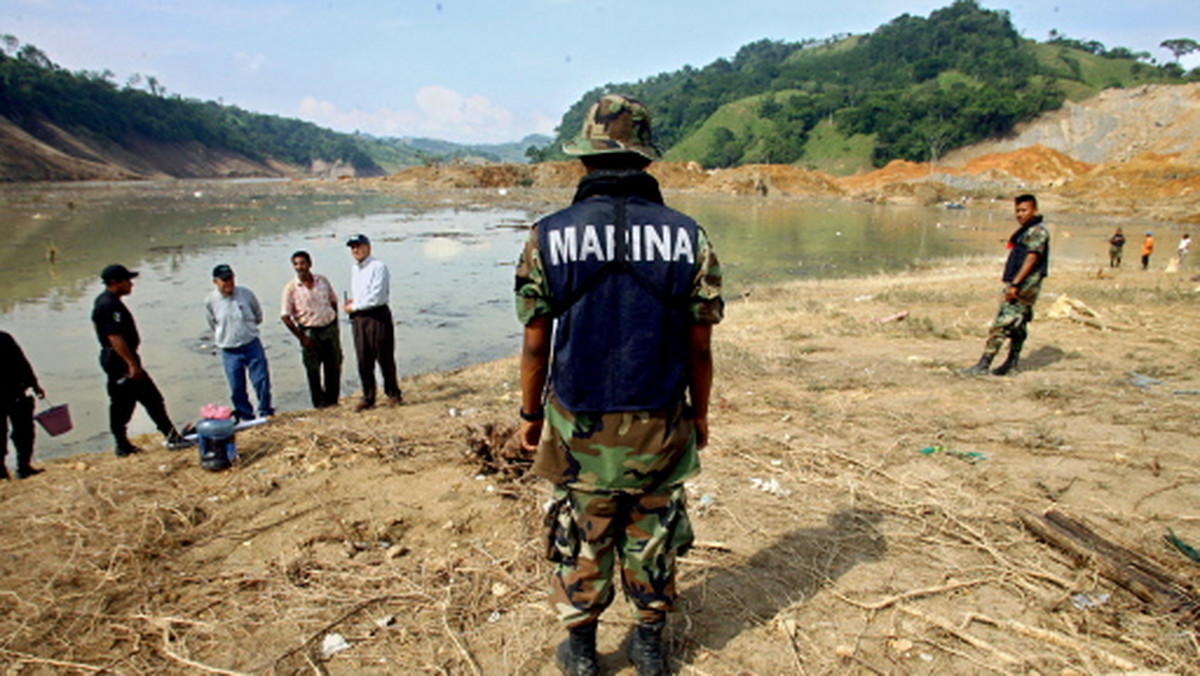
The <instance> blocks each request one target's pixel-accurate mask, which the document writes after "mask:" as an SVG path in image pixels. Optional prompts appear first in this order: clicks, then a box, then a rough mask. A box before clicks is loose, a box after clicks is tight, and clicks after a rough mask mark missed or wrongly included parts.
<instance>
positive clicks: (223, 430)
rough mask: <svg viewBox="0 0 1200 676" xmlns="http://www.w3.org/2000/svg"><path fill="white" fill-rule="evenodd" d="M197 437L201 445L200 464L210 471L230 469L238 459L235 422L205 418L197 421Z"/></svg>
mask: <svg viewBox="0 0 1200 676" xmlns="http://www.w3.org/2000/svg"><path fill="white" fill-rule="evenodd" d="M196 438H197V439H198V440H199V442H200V443H199V444H198V445H199V447H200V466H201V467H203V468H204V469H206V470H209V471H210V472H219V471H221V470H223V469H229V466H230V465H231V464H233V461H234V460H235V459H237V446H236V445H235V444H234V441H233V438H234V422H233V421H232V420H217V419H213V418H205V419H204V420H201V421H200V422H198V423H196Z"/></svg>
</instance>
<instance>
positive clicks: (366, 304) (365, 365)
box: [345, 234, 403, 411]
mask: <svg viewBox="0 0 1200 676" xmlns="http://www.w3.org/2000/svg"><path fill="white" fill-rule="evenodd" d="M346 246H348V247H350V255H351V256H352V257H353V258H354V265H353V266H352V267H351V268H350V298H348V299H347V300H346V303H345V309H346V314H348V315H350V325H351V328H352V329H353V330H354V354H355V356H356V357H357V358H358V377H359V379H360V380H361V381H362V399H361V400H359V402H358V403H357V404H355V405H354V410H355V411H365V410H367V409H369V408H371V407H373V406H375V364H376V363H378V364H379V370H380V371H381V372H382V374H383V393H384V394H385V395H387V398H388V399H387V400H388V405H389V406H399V405H400V404H401V403H402V402H403V396H402V395H401V394H400V380H399V378H397V376H396V325H395V324H394V323H393V321H392V310H391V308H389V307H388V297H389V295H390V294H391V276H390V274H389V273H388V268H387V265H385V264H384V263H383V261H381V260H379V259H378V258H375V257H374V256H372V255H371V240H370V239H368V238H367V236H366V235H362V234H359V235H355V236H353V237H351V238H350V239H349V240H347V241H346Z"/></svg>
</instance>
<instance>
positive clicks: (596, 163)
mask: <svg viewBox="0 0 1200 676" xmlns="http://www.w3.org/2000/svg"><path fill="white" fill-rule="evenodd" d="M563 150H565V151H566V152H567V153H569V154H573V155H577V156H579V157H580V159H581V160H582V161H583V164H584V167H585V168H586V169H587V175H586V176H584V178H583V179H582V180H581V181H580V183H579V186H578V188H577V190H576V193H575V199H574V203H573V204H572V205H571V206H570V207H567V208H566V209H563V210H562V211H559V212H557V213H555V214H551V215H550V216H547V217H545V218H543V219H542V220H540V221H539V222H538V223H537V224H536V225H535V226H534V227H533V229H532V231H531V232H530V235H529V239H528V241H527V242H526V244H525V250H524V252H523V254H522V256H521V260H520V263H519V264H518V266H517V272H516V302H517V315H518V318H519V319H520V321H521V323H522V324H524V325H525V334H524V343H523V349H522V353H521V410H520V417H521V428H520V438H521V443H522V445H523V446H524V448H525V449H526V450H528V451H531V452H534V453H535V458H534V464H533V469H532V471H533V473H534V474H536V475H538V476H541V477H543V478H546V479H548V480H550V481H551V482H553V483H554V502H553V503H552V507H551V510H550V514H549V516H548V523H550V534H549V543H550V547H549V551H550V559H551V560H552V561H554V562H555V564H556V565H555V569H554V573H553V578H552V583H551V586H552V592H551V602H552V605H553V606H554V608H555V610H556V611H557V612H558V616H559V619H560V621H562V622H563V624H564V625H565V626H566V628H567V630H568V632H569V635H568V638H567V640H566V641H564V642H563V643H562V644H560V645H559V646H558V649H557V652H556V658H557V662H558V665H559V667H560V668H561V669H562V671H563V672H564V673H566V674H569V675H571V676H579V675H591V674H597V673H599V664H598V662H597V659H596V625H597V621H598V619H599V617H600V614H601V613H602V612H603V611H604V609H605V608H606V607H607V606H608V605H609V604H610V603H611V602H612V600H613V597H614V596H615V586H614V585H615V584H616V582H615V581H614V578H615V579H616V580H619V581H620V584H621V585H622V586H623V588H624V591H625V595H626V596H627V597H629V599H630V600H631V601H632V602H633V605H634V608H635V615H636V618H637V622H638V623H637V626H636V627H635V629H634V631H633V632H632V634H631V635H630V637H629V640H628V642H627V644H626V654H627V655H628V656H629V659H630V661H631V662H633V664H634V665H635V666H636V668H637V673H638V674H639V675H640V676H648V675H659V674H667V673H668V672H669V665H668V660H667V649H666V646H665V644H664V642H663V628H664V626H665V624H666V617H667V611H669V610H671V608H672V606H673V604H674V601H675V598H676V587H675V568H676V557H677V556H679V555H681V554H682V553H683V552H684V551H686V550H687V548H688V547H689V546H690V544H691V541H692V527H691V522H690V521H689V520H688V516H687V510H686V503H685V493H684V487H683V482H684V480H686V479H688V478H689V477H691V476H693V475H695V474H696V473H697V472H698V471H699V469H700V462H699V455H698V451H699V449H701V448H703V447H704V446H705V444H706V443H707V437H708V400H709V391H710V389H711V386H712V353H711V350H710V347H709V343H710V338H711V335H712V326H713V324H716V323H717V322H719V321H720V320H721V318H722V314H723V308H724V305H723V302H722V300H721V272H720V267H719V265H718V263H717V259H716V256H715V255H714V253H713V249H712V246H711V245H710V243H709V241H708V237H707V235H706V234H705V232H704V230H703V229H702V228H701V227H700V226H699V225H698V224H697V223H696V222H695V221H694V220H692V219H691V218H689V217H688V216H686V215H684V214H682V213H680V212H678V211H675V210H673V209H669V208H667V207H666V206H665V205H664V204H663V198H662V194H661V193H660V192H659V189H658V182H657V181H656V180H655V179H654V178H653V177H652V176H650V174H648V173H646V172H645V168H646V167H647V166H648V165H649V164H650V162H651V161H652V160H654V159H656V158H658V157H659V153H658V150H657V149H656V148H655V147H654V146H653V145H652V143H651V137H650V113H649V111H647V109H646V107H645V106H644V105H643V104H642V103H640V102H639V101H636V100H634V99H630V98H628V97H625V96H620V95H613V94H610V95H607V96H604V97H602V98H601V99H600V100H599V101H597V102H596V103H595V104H594V105H593V106H592V107H591V109H590V110H589V111H588V113H587V116H586V117H585V119H584V125H583V130H582V133H581V135H580V136H579V138H578V139H577V140H576V141H574V142H573V143H570V144H567V145H565V146H564V147H563ZM618 566H619V570H618V569H616V568H617V567H618Z"/></svg>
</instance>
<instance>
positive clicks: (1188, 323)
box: [0, 260, 1200, 675]
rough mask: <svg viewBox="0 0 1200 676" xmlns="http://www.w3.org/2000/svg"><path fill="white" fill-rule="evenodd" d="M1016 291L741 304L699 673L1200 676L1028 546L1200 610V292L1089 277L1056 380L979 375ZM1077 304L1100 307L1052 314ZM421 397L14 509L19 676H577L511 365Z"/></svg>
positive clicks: (1041, 332) (980, 266)
mask: <svg viewBox="0 0 1200 676" xmlns="http://www.w3.org/2000/svg"><path fill="white" fill-rule="evenodd" d="M998 265H999V263H998V262H997V261H994V260H987V261H979V262H974V263H963V264H959V265H954V266H951V267H943V268H937V269H929V270H923V271H918V272H913V273H910V274H903V275H897V276H887V277H876V278H868V279H860V280H843V281H811V282H800V283H795V284H789V285H784V286H777V287H770V288H759V289H755V290H754V291H753V292H752V293H751V294H749V295H748V296H747V297H745V298H742V299H737V300H733V301H732V302H731V303H730V306H729V311H728V319H727V321H726V322H725V323H724V324H722V325H721V326H720V327H718V329H717V331H716V333H715V340H716V344H715V350H716V359H717V377H716V386H715V393H714V394H715V399H714V402H715V405H714V409H713V416H712V421H711V423H712V429H713V436H712V443H711V446H710V447H709V449H708V450H707V451H705V453H704V456H703V460H704V463H705V469H704V472H703V474H702V475H701V476H700V477H699V478H698V479H697V480H696V481H694V482H693V483H692V485H691V490H690V497H691V505H692V511H693V514H694V518H695V522H696V527H697V532H698V538H699V543H698V546H697V547H696V548H695V549H694V550H693V551H692V552H691V553H690V554H689V555H688V556H687V557H685V558H684V559H683V561H682V569H681V570H682V573H681V588H682V601H681V603H680V607H679V610H678V612H676V613H675V614H674V615H673V617H672V620H671V626H670V629H669V634H670V641H671V645H672V649H673V654H674V656H675V657H674V664H675V666H676V668H677V669H678V672H679V673H682V674H696V675H702V674H762V675H767V674H785V673H804V674H830V673H862V674H868V673H874V674H880V673H887V674H927V673H928V674H950V673H955V674H975V673H979V674H983V673H990V674H995V673H999V674H1055V675H1066V674H1100V673H1176V674H1200V668H1198V667H1197V664H1200V644H1198V642H1197V634H1196V617H1195V615H1192V616H1191V617H1190V619H1189V618H1188V616H1187V615H1186V614H1185V613H1172V612H1169V611H1168V610H1165V609H1162V608H1152V607H1149V606H1147V605H1146V604H1144V603H1143V602H1142V601H1141V600H1139V599H1138V598H1136V597H1135V596H1134V595H1132V594H1131V593H1129V592H1127V591H1125V590H1124V589H1122V588H1120V587H1119V586H1117V585H1116V584H1114V583H1112V582H1111V581H1109V580H1107V579H1105V578H1104V577H1102V576H1101V575H1100V574H1099V572H1098V570H1099V569H1098V568H1097V567H1096V566H1094V565H1092V564H1088V563H1083V564H1080V563H1077V562H1075V561H1072V560H1070V559H1068V558H1067V557H1066V556H1065V555H1063V554H1062V553H1061V552H1059V551H1058V550H1057V549H1054V548H1052V547H1050V546H1048V545H1046V544H1044V543H1043V542H1041V541H1039V540H1038V539H1037V538H1035V537H1034V536H1033V535H1031V534H1030V533H1029V532H1028V531H1026V530H1025V529H1024V528H1023V527H1022V526H1021V523H1020V521H1019V519H1018V516H1019V515H1020V514H1021V513H1024V512H1027V511H1032V512H1040V511H1041V510H1043V509H1046V508H1048V507H1058V508H1059V509H1061V510H1064V511H1066V512H1068V513H1070V514H1072V515H1074V516H1078V517H1082V518H1086V519H1087V520H1089V521H1090V522H1091V523H1092V524H1094V525H1095V526H1096V527H1097V528H1098V529H1099V530H1101V531H1102V532H1103V533H1105V534H1107V535H1108V536H1110V537H1113V538H1116V539H1119V540H1121V541H1124V542H1126V543H1130V544H1132V545H1133V546H1135V547H1137V548H1140V549H1141V550H1143V551H1145V552H1146V553H1147V554H1148V555H1149V556H1151V557H1152V558H1154V559H1155V560H1157V561H1158V562H1160V563H1161V565H1162V566H1164V567H1166V568H1167V569H1169V570H1173V571H1175V572H1176V573H1177V574H1178V576H1179V579H1180V588H1181V589H1182V590H1183V592H1186V593H1190V594H1194V593H1195V592H1196V584H1197V582H1198V581H1200V565H1198V564H1195V563H1191V562H1190V561H1188V560H1187V559H1186V558H1184V557H1183V555H1182V554H1180V552H1179V551H1177V550H1175V549H1173V548H1171V547H1169V546H1168V545H1166V544H1165V542H1164V540H1163V536H1164V535H1165V534H1166V533H1167V529H1173V531H1174V532H1175V533H1177V534H1178V535H1179V536H1180V537H1182V538H1183V539H1184V540H1185V541H1188V542H1191V543H1192V544H1194V545H1200V513H1197V505H1198V504H1200V472H1198V471H1197V469H1196V455H1197V453H1198V452H1200V447H1198V446H1197V444H1196V439H1195V425H1196V420H1197V416H1198V414H1200V396H1197V395H1196V394H1195V392H1196V391H1197V389H1198V388H1200V375H1197V373H1198V371H1197V365H1198V363H1200V351H1198V349H1197V345H1196V341H1195V340H1194V336H1195V335H1196V333H1197V330H1198V329H1200V325H1198V323H1197V318H1196V313H1195V312H1194V309H1195V303H1196V299H1197V297H1198V294H1200V288H1198V283H1197V282H1195V281H1189V280H1188V279H1186V277H1185V276H1184V275H1180V274H1169V273H1165V272H1162V271H1151V272H1145V273H1143V272H1140V271H1133V270H1122V271H1120V272H1118V273H1116V274H1109V273H1107V271H1106V273H1105V274H1104V275H1103V276H1098V275H1097V274H1096V271H1095V270H1093V269H1082V268H1078V267H1075V268H1071V267H1070V266H1068V265H1065V264H1064V265H1060V266H1059V267H1058V268H1057V270H1058V272H1056V274H1055V276H1054V277H1052V278H1051V279H1050V281H1049V282H1048V284H1047V289H1046V291H1047V295H1046V297H1045V298H1044V299H1043V302H1042V303H1041V305H1040V306H1039V320H1038V321H1037V322H1036V323H1035V325H1034V326H1033V328H1032V330H1031V334H1032V335H1031V339H1030V343H1029V346H1028V354H1027V358H1026V362H1025V363H1026V365H1027V370H1025V371H1024V372H1022V373H1021V374H1019V375H1017V376H1015V377H1011V378H995V377H974V378H971V377H962V376H959V375H957V373H956V370H957V369H958V368H960V367H962V366H964V365H967V364H970V363H972V362H973V361H974V359H975V357H977V355H978V353H979V350H980V347H981V346H982V341H983V335H984V331H985V325H986V323H987V322H988V320H990V318H991V316H992V314H993V312H994V309H995V306H994V302H995V298H994V296H993V292H995V291H998V289H995V288H994V287H995V277H996V274H997V272H998ZM1064 294H1065V295H1067V296H1069V297H1070V298H1073V299H1076V300H1077V301H1078V302H1079V303H1082V304H1083V305H1074V306H1070V307H1073V308H1074V309H1073V310H1071V311H1070V312H1068V313H1067V314H1065V315H1063V316H1062V317H1060V318H1051V317H1050V315H1053V314H1055V312H1052V311H1051V310H1052V309H1053V308H1054V305H1055V300H1056V298H1055V296H1056V295H1064ZM1062 304H1064V303H1060V305H1062ZM1088 308H1090V309H1091V310H1092V311H1093V312H1094V314H1092V315H1089V314H1087V309H1088ZM905 311H906V312H907V313H908V314H907V316H906V318H905V319H903V320H895V321H880V320H881V319H885V318H889V317H894V316H896V315H897V314H898V313H901V312H905ZM405 387H406V389H405V392H406V396H407V399H408V403H407V404H406V405H405V406H403V407H400V408H395V409H386V408H385V409H378V410H374V411H370V412H367V413H364V414H360V415H355V414H353V413H350V412H349V407H348V406H347V405H345V404H344V405H343V407H342V408H341V409H336V410H330V411H322V412H302V413H291V414H284V415H281V416H279V418H278V419H277V420H275V421H273V422H272V423H271V424H269V425H267V426H263V427H260V428H255V429H253V430H249V431H246V432H243V433H241V434H240V435H239V437H238V444H239V449H240V451H241V453H242V461H241V464H240V465H239V466H237V467H236V468H234V469H232V470H230V471H227V472H223V473H209V472H205V471H203V470H201V469H200V468H199V467H198V466H197V462H196V458H195V457H194V453H193V452H180V453H168V452H167V451H165V450H162V449H161V448H157V447H155V442H156V439H150V438H146V439H143V440H141V441H142V443H143V444H144V445H145V446H146V447H147V448H149V449H151V450H149V451H148V452H146V453H144V454H142V455H139V456H135V457H132V458H129V459H117V458H115V457H112V456H111V455H109V454H107V453H102V454H97V455H94V456H86V457H80V458H75V459H67V460H62V461H55V462H50V463H46V468H47V471H46V472H45V473H44V474H42V475H39V476H37V477H34V478H32V479H29V480H26V481H21V482H13V483H8V484H4V485H0V514H3V518H2V519H0V543H3V544H2V545H0V579H2V580H3V583H2V587H0V664H2V665H5V666H6V667H7V668H8V670H9V671H8V673H14V674H57V673H120V674H199V673H221V674H230V673H256V674H269V673H279V674H301V673H305V674H307V673H328V674H364V673H365V674H373V673H377V674H424V673H431V674H432V673H437V674H553V673H556V672H555V669H554V667H553V666H552V657H551V655H552V650H553V646H554V645H555V643H556V642H557V641H558V640H559V638H560V636H561V631H560V629H559V628H558V627H557V626H556V624H555V621H554V619H553V617H552V615H551V613H550V610H549V609H548V608H547V606H546V605H545V603H544V590H545V587H546V575H547V564H546V563H545V562H544V561H543V560H542V558H541V552H542V550H543V543H542V540H541V538H542V529H541V523H540V522H541V507H540V506H541V504H542V502H543V500H544V498H545V496H546V493H545V490H546V489H545V487H544V486H543V485H541V484H540V483H538V482H531V481H528V480H526V479H521V478H519V471H518V470H517V469H514V465H513V464H512V463H511V462H510V461H509V460H504V459H502V458H504V457H510V456H506V455H505V451H506V449H507V450H508V451H511V450H512V447H511V444H510V442H509V441H508V440H509V437H508V435H507V433H508V431H509V430H510V429H511V427H510V425H511V424H512V422H513V418H514V417H515V416H514V408H515V407H516V405H517V397H516V396H515V393H516V389H517V367H516V361H515V359H506V360H501V361H498V362H494V363H490V364H484V365H481V366H477V367H472V368H468V369H464V370H462V371H458V372H454V373H449V374H442V375H429V376H422V377H420V378H416V379H412V380H408V381H407V382H406V383H405ZM933 446H940V447H942V449H941V450H938V451H937V452H932V453H929V454H925V453H922V449H924V448H927V447H933ZM971 454H977V455H971ZM497 458H501V459H497ZM497 467H500V468H502V470H503V471H499V472H494V471H493V470H494V469H495V468H497ZM630 626H631V625H630V623H629V620H628V615H627V614H626V613H625V612H624V605H623V603H622V602H618V603H617V604H616V606H615V607H614V608H612V609H610V611H609V612H608V613H607V614H606V616H605V618H604V622H603V624H602V627H601V631H600V644H601V651H602V653H603V658H602V659H603V662H604V665H605V668H606V670H607V672H608V673H616V674H631V673H633V672H632V669H631V667H630V666H629V665H628V663H627V661H626V660H625V659H624V657H623V656H622V655H621V653H620V643H621V641H622V640H623V638H624V637H625V635H626V634H627V632H628V631H629V629H630ZM342 641H344V642H345V645H348V647H346V648H345V649H342V650H340V651H339V650H337V648H339V647H340V646H342V645H343V644H342ZM323 648H324V650H323Z"/></svg>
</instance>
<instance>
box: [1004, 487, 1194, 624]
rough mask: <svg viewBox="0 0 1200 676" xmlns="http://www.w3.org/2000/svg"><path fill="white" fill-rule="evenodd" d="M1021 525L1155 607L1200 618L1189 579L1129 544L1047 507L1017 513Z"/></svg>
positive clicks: (1186, 617) (1192, 621) (1191, 620)
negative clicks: (1099, 532) (1041, 511)
mask: <svg viewBox="0 0 1200 676" xmlns="http://www.w3.org/2000/svg"><path fill="white" fill-rule="evenodd" d="M1019 516H1020V519H1021V522H1022V523H1023V524H1025V527H1026V528H1028V529H1029V530H1031V531H1033V533H1034V534H1036V535H1037V536H1038V537H1040V538H1042V539H1043V540H1045V541H1046V542H1048V543H1050V544H1052V545H1054V546H1056V547H1058V548H1059V549H1062V550H1063V551H1065V552H1066V553H1067V554H1069V555H1071V556H1072V557H1073V558H1074V559H1075V560H1076V561H1078V562H1080V563H1082V564H1090V565H1094V566H1096V568H1098V569H1099V571H1100V573H1101V574H1102V575H1104V576H1105V577H1107V578H1108V579H1110V580H1112V581H1113V582H1116V583H1117V584H1119V585H1120V586H1122V587H1124V588H1125V589H1127V590H1128V591H1129V592H1131V593H1132V594H1134V595H1135V596H1137V597H1138V598H1139V599H1141V600H1142V601H1145V602H1146V603H1148V604H1150V605H1151V606H1152V607H1153V608H1154V609H1155V610H1159V611H1165V612H1172V613H1175V612H1182V613H1184V615H1185V618H1184V619H1186V621H1188V622H1190V623H1197V622H1198V621H1200V594H1198V593H1197V590H1196V587H1195V585H1193V584H1192V583H1191V581H1189V580H1187V579H1185V578H1183V577H1181V576H1179V575H1176V574H1174V573H1172V572H1170V571H1168V570H1167V569H1165V568H1163V567H1162V566H1160V565H1158V564H1157V563H1155V562H1154V561H1152V560H1151V559H1150V558H1149V557H1148V556H1146V555H1145V554H1143V553H1142V552H1139V551H1137V550H1134V549H1133V548H1131V547H1128V546H1125V545H1122V544H1118V543H1117V542H1114V541H1113V540H1110V539H1108V538H1105V537H1103V536H1101V535H1099V534H1098V533H1096V531H1095V530H1093V529H1092V528H1091V527H1090V526H1088V525H1087V524H1086V523H1084V522H1083V521H1080V520H1079V519H1075V518H1073V517H1071V516H1068V515H1067V514H1065V513H1063V512H1060V511H1058V510H1054V509H1051V510H1049V511H1047V512H1045V513H1044V514H1041V515H1038V514H1033V513H1032V512H1025V513H1022V514H1020V515H1019Z"/></svg>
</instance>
